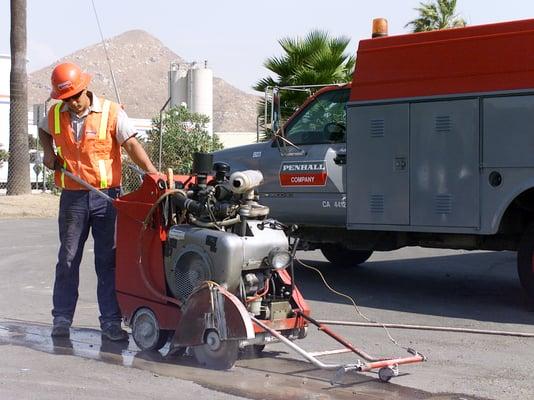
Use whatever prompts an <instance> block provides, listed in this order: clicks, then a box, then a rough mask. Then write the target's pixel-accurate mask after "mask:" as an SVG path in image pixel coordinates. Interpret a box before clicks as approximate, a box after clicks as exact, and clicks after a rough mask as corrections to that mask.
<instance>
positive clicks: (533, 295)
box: [517, 224, 534, 301]
mask: <svg viewBox="0 0 534 400" xmlns="http://www.w3.org/2000/svg"><path fill="white" fill-rule="evenodd" d="M517 273H518V275H519V281H520V282H521V286H523V289H524V290H525V292H526V294H527V296H528V297H529V298H530V300H532V301H534V224H531V225H530V226H529V227H528V229H527V230H526V231H525V233H524V234H523V237H522V238H521V242H519V249H518V250H517Z"/></svg>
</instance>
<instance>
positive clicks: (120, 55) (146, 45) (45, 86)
mask: <svg viewBox="0 0 534 400" xmlns="http://www.w3.org/2000/svg"><path fill="white" fill-rule="evenodd" d="M106 43H107V48H108V54H109V58H110V59H111V65H112V67H113V73H114V75H115V80H116V82H117V87H118V89H119V95H120V98H121V103H122V104H123V105H124V108H125V110H126V112H127V113H128V115H129V116H130V117H132V118H152V117H154V116H156V115H159V111H160V109H161V107H163V105H164V104H165V101H167V98H168V80H167V74H168V71H169V66H170V64H171V62H186V61H185V60H183V59H182V58H181V57H180V56H178V55H177V54H175V53H174V52H173V51H172V50H170V49H169V48H167V47H166V46H165V45H163V43H161V42H160V41H159V40H158V39H156V38H155V37H153V36H152V35H150V34H149V33H147V32H145V31H142V30H133V31H128V32H125V33H123V34H121V35H118V36H115V37H113V38H111V39H109V40H107V41H106ZM63 61H72V62H75V63H77V64H78V65H80V66H81V67H82V69H84V70H85V71H87V72H89V73H90V74H91V75H92V81H91V84H90V89H91V90H93V91H94V92H95V93H96V94H98V95H102V96H104V97H107V98H109V99H110V100H116V97H115V90H114V88H113V81H112V79H111V74H110V71H109V66H108V63H107V61H106V54H105V51H104V48H103V46H102V43H98V44H95V45H92V46H89V47H86V48H84V49H82V50H79V51H77V52H75V53H73V54H69V55H68V56H66V57H63V58H61V59H59V60H57V61H56V62H54V63H53V64H52V65H49V66H48V67H45V68H42V69H40V70H38V71H35V72H33V73H31V74H29V85H28V103H29V104H35V103H42V102H43V101H45V100H46V99H47V98H48V96H49V94H50V74H51V72H52V69H53V67H54V66H55V65H56V64H58V63H60V62H63ZM258 99H259V97H258V96H254V95H251V94H248V93H245V92H243V91H241V90H239V89H237V88H235V87H234V86H232V85H230V84H229V83H227V82H226V81H224V80H223V79H221V78H217V77H215V78H214V80H213V130H214V131H215V132H254V131H256V112H257V111H256V110H257V109H256V105H257V102H258Z"/></svg>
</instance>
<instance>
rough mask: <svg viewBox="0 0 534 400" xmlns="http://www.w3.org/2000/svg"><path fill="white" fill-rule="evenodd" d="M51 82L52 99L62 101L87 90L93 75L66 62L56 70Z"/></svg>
mask: <svg viewBox="0 0 534 400" xmlns="http://www.w3.org/2000/svg"><path fill="white" fill-rule="evenodd" d="M50 80H51V81H52V92H51V93H50V97H52V98H53V99H58V100H61V99H66V98H67V97H70V96H72V95H75V94H76V93H79V92H81V91H82V90H83V89H85V88H87V85H89V82H90V81H91V75H89V74H86V73H85V72H83V71H82V69H81V68H80V67H79V66H78V65H76V64H73V63H70V62H66V63H62V64H59V65H57V66H56V67H55V68H54V70H53V71H52V77H51V78H50Z"/></svg>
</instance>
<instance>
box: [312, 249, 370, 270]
mask: <svg viewBox="0 0 534 400" xmlns="http://www.w3.org/2000/svg"><path fill="white" fill-rule="evenodd" d="M321 252H322V253H323V256H325V258H326V259H327V260H328V261H330V263H331V264H334V265H338V266H343V267H350V266H356V265H360V264H363V263H364V262H366V261H367V260H368V259H369V257H371V254H373V252H372V251H371V250H351V249H347V248H346V247H345V246H343V245H340V244H337V243H325V244H322V245H321Z"/></svg>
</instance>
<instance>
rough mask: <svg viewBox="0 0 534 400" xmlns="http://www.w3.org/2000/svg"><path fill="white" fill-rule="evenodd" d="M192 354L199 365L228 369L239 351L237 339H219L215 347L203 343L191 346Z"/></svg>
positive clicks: (232, 364)
mask: <svg viewBox="0 0 534 400" xmlns="http://www.w3.org/2000/svg"><path fill="white" fill-rule="evenodd" d="M192 350H193V355H194V356H195V358H196V360H197V361H198V363H199V364H200V365H203V366H205V367H207V368H211V369H230V368H232V367H233V366H234V364H235V362H236V360H237V356H238V353H239V340H224V341H221V342H220V344H219V345H218V347H217V349H214V348H213V347H211V346H209V345H208V344H203V345H200V346H194V347H192Z"/></svg>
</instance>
